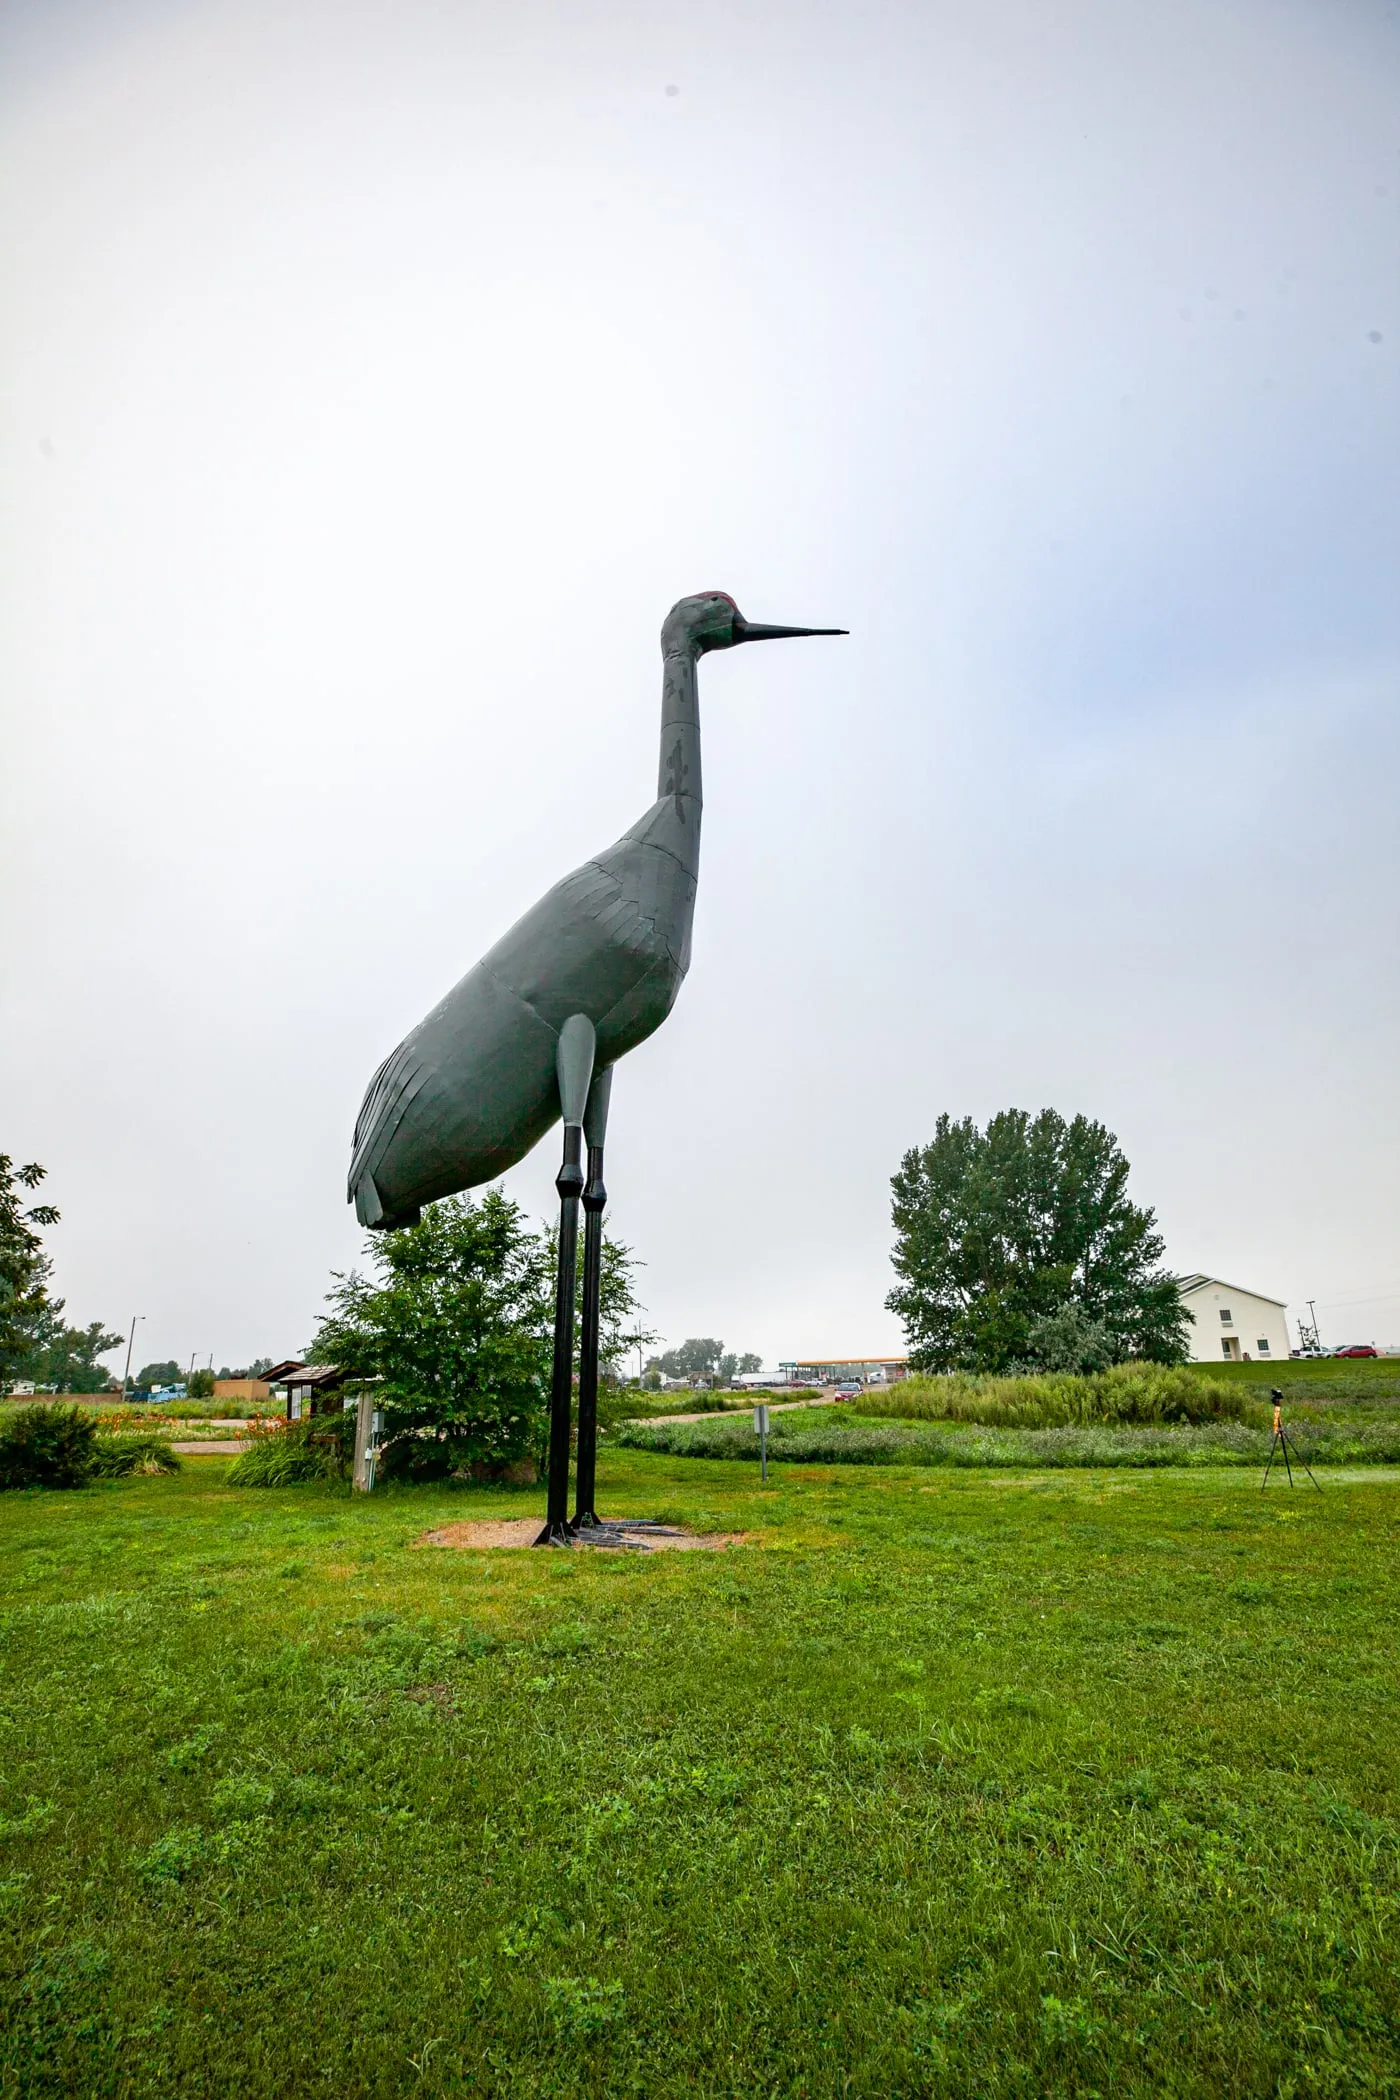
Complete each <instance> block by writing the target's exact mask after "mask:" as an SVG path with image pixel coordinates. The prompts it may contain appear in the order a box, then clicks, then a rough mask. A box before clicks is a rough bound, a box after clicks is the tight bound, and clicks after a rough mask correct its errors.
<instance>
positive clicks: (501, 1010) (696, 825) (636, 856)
mask: <svg viewBox="0 0 1400 2100" xmlns="http://www.w3.org/2000/svg"><path fill="white" fill-rule="evenodd" d="M845 631H846V630H845V629H844V628H841V627H764V626H757V625H755V624H754V623H753V622H751V621H748V620H745V619H744V618H743V617H742V616H741V614H740V612H739V608H738V607H737V605H736V604H735V603H734V600H733V599H732V598H730V597H727V596H726V595H725V593H724V592H723V591H705V592H702V593H701V594H700V595H699V596H698V597H694V598H682V599H681V601H680V603H679V604H678V605H674V606H672V608H671V610H670V612H669V613H668V614H667V616H666V621H665V625H664V626H663V627H662V630H661V653H662V657H663V659H664V672H663V677H662V687H661V765H660V771H659V774H658V777H657V784H656V800H655V802H654V803H653V804H652V806H651V808H650V809H649V810H647V812H646V813H645V815H644V816H642V817H641V818H640V819H639V820H638V821H637V823H635V824H634V825H633V826H632V828H631V830H630V831H627V832H624V833H623V835H622V837H621V838H620V839H619V840H618V842H617V844H616V845H615V846H610V847H609V848H608V849H607V851H606V852H605V853H600V854H599V855H598V856H597V858H596V859H595V860H588V861H585V862H584V864H583V866H582V867H581V868H576V869H575V870H574V872H573V874H572V875H566V876H565V877H564V879H563V881H562V882H557V883H556V884H555V885H554V887H553V889H552V890H549V891H547V892H546V894H545V895H544V896H543V897H541V899H540V901H539V903H538V904H536V905H535V906H534V907H533V909H531V910H530V911H527V912H526V914H525V916H524V917H523V918H522V919H518V920H517V921H516V923H515V925H514V926H512V927H511V929H510V931H509V933H507V934H504V935H503V936H502V938H501V939H500V940H499V941H497V943H496V945H495V947H494V948H492V949H491V950H490V952H489V953H488V954H487V955H485V956H483V957H482V959H481V961H480V962H479V963H478V964H477V965H476V968H475V969H474V970H469V971H468V973H467V975H466V976H465V977H464V978H463V979H462V980H461V982H460V983H459V984H456V985H454V986H453V988H452V990H451V991H450V992H449V993H448V994H447V997H446V998H445V999H443V1000H442V1001H440V1003H439V1004H438V1005H437V1006H435V1007H434V1008H433V1010H432V1012H431V1013H430V1014H429V1015H428V1016H427V1018H426V1020H423V1021H420V1022H419V1024H418V1026H417V1027H416V1028H415V1029H414V1030H413V1031H412V1033H411V1034H410V1035H407V1036H405V1038H404V1040H403V1042H401V1043H400V1044H399V1047H398V1049H397V1050H395V1051H394V1053H393V1055H392V1056H391V1057H389V1058H386V1060H385V1062H384V1063H383V1064H382V1065H381V1066H380V1068H379V1070H378V1071H377V1072H376V1073H375V1075H374V1078H373V1079H372V1080H371V1082H370V1086H369V1091H368V1092H367V1094H366V1095H365V1099H364V1104H363V1106H362V1107H361V1109H360V1113H359V1117H358V1119H357V1121H356V1124H355V1142H354V1149H353V1153H352V1157H351V1162H350V1178H349V1199H350V1200H351V1201H353V1203H354V1205H355V1209H356V1214H357V1216H358V1217H359V1219H360V1222H361V1224H363V1225H368V1226H370V1227H372V1228H375V1229H377V1230H381V1231H389V1230H392V1229H393V1228H394V1227H395V1226H399V1225H411V1224H413V1223H415V1222H416V1220H417V1218H418V1216H419V1213H420V1210H421V1208H422V1205H423V1204H425V1203H430V1202H432V1201H433V1200H434V1198H436V1197H438V1196H449V1195H455V1194H456V1193H457V1192H458V1191H459V1190H461V1189H469V1188H475V1187H476V1186H478V1184H479V1183H481V1182H484V1181H492V1180H494V1179H495V1177H496V1176H497V1175H498V1174H502V1173H504V1172H505V1170H506V1168H507V1167H511V1166H514V1164H515V1162H516V1161H517V1160H519V1159H523V1158H524V1156H525V1154H526V1153H527V1152H528V1151H530V1150H531V1148H532V1147H533V1146H534V1145H535V1144H537V1143H538V1141H539V1139H540V1138H541V1137H543V1135H544V1133H545V1132H546V1130H548V1129H549V1127H550V1125H551V1124H552V1123H553V1122H554V1120H555V1118H556V1117H558V1116H560V1115H562V1117H563V1120H564V1161H563V1165H562V1166H561V1167H560V1170H559V1174H558V1177H557V1179H556V1182H555V1187H556V1188H557V1189H558V1191H559V1273H558V1282H557V1287H556V1299H555V1320H554V1372H553V1382H552V1387H551V1396H550V1441H549V1496H548V1514H547V1516H546V1520H545V1527H544V1530H543V1531H542V1532H541V1533H540V1537H539V1540H538V1543H539V1544H540V1545H546V1544H552V1545H567V1544H568V1543H569V1541H570V1536H571V1531H578V1530H583V1529H587V1528H588V1527H590V1526H591V1525H594V1524H596V1523H597V1521H598V1518H597V1514H596V1511H595V1510H594V1507H593V1500H594V1454H595V1448H596V1438H597V1394H598V1298H599V1282H600V1275H601V1262H602V1232H603V1206H604V1204H605V1202H606V1201H607V1193H606V1190H605V1189H604V1187H603V1141H604V1137H605V1134H606V1129H607V1116H608V1096H609V1091H610V1087H611V1082H612V1069H613V1066H614V1065H615V1064H616V1062H617V1060H618V1059H619V1058H620V1057H624V1056H625V1055H626V1054H627V1052H628V1051H629V1050H635V1049H636V1047H637V1045H638V1043H641V1042H644V1041H645V1040H646V1038H647V1037H648V1036H649V1035H651V1034H652V1033H653V1032H654V1031H655V1030H656V1029H657V1028H659V1027H660V1026H661V1023H662V1022H663V1021H664V1020H665V1018H666V1016H667V1014H668V1013H669V1012H670V1011H671V1008H672V1006H673V1005H674V1003H675V998H676V994H677V992H678V991H679V990H680V987H681V980H682V978H683V977H684V976H685V973H686V971H687V969H688V968H689V966H690V925H691V919H692V916H693V914H694V909H695V885H696V878H697V875H698V872H699V866H700V808H701V796H700V714H699V701H698V694H697V680H696V665H697V663H698V661H699V659H700V657H702V656H703V655H705V653H706V652H707V651H708V650H711V649H730V648H733V647H734V646H735V645H736V644H737V643H739V642H764V641H776V640H779V639H781V638H783V637H785V636H795V635H818V634H844V633H845ZM585 1145H586V1147H587V1174H586V1176H585V1172H584V1161H583V1153H584V1147H585ZM580 1199H581V1200H582V1204H583V1210H584V1217H585V1229H584V1264H583V1332H582V1336H581V1341H580V1356H579V1436H578V1469H577V1482H576V1487H577V1497H576V1507H575V1515H574V1520H573V1524H572V1526H571V1525H570V1522H569V1515H568V1500H569V1426H570V1412H571V1402H572V1387H573V1340H574V1293H575V1269H576V1264H577V1250H578V1209H579V1202H580Z"/></svg>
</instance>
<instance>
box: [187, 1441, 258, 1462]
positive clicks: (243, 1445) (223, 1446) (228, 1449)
mask: <svg viewBox="0 0 1400 2100" xmlns="http://www.w3.org/2000/svg"><path fill="white" fill-rule="evenodd" d="M170 1448H171V1450H172V1451H183V1452H184V1454H185V1456H186V1457H187V1458H203V1457H205V1456H207V1455H208V1454H209V1453H210V1452H212V1453H214V1454H215V1456H219V1455H222V1456H223V1457H225V1458H237V1456H238V1454H239V1452H240V1451H250V1450H251V1449H252V1439H251V1438H250V1437H238V1436H221V1437H200V1438H198V1439H197V1440H196V1441H194V1442H192V1443H187V1444H174V1443H172V1444H171V1446H170Z"/></svg>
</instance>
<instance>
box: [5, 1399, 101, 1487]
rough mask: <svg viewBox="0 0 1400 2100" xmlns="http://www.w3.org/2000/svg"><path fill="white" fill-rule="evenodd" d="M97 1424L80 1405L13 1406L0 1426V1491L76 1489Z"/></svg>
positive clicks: (88, 1463)
mask: <svg viewBox="0 0 1400 2100" xmlns="http://www.w3.org/2000/svg"><path fill="white" fill-rule="evenodd" d="M96 1441H97V1422H96V1419H95V1417H94V1416H93V1415H91V1414H89V1413H88V1412H87V1411H86V1409H84V1408H81V1407H45V1406H43V1405H39V1406H36V1407H19V1408H16V1409H15V1411H14V1413H13V1414H12V1415H10V1417H9V1419H8V1420H7V1421H6V1422H4V1423H3V1424H0V1488H25V1487H57V1488H71V1487H81V1486H82V1485H83V1483H84V1482H85V1481H87V1480H90V1479H91V1478H92V1472H93V1445H94V1444H95V1443H96Z"/></svg>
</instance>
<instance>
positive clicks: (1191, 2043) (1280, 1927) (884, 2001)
mask: <svg viewBox="0 0 1400 2100" xmlns="http://www.w3.org/2000/svg"><path fill="white" fill-rule="evenodd" d="M225 1464H226V1462H225V1461H223V1460H221V1459H210V1460H196V1461H193V1462H192V1463H190V1464H188V1465H187V1466H186V1469H185V1471H184V1472H183V1474H181V1475H180V1476H179V1477H178V1478H175V1479H155V1480H138V1481H134V1482H130V1483H121V1484H114V1485H110V1486H102V1487H98V1488H94V1489H90V1490H87V1491H85V1492H82V1493H72V1494H59V1493H49V1494H38V1493H34V1494H10V1495H7V1496H4V1497H3V1498H0V1551H3V1555H4V1559H3V1585H4V1586H3V1600H4V1608H3V1618H2V1619H0V1634H2V1641H0V1657H2V1658H3V1678H2V1679H0V1682H2V1683H3V1694H2V1695H0V1696H3V1709H2V1712H3V1723H4V1746H5V1755H4V1759H3V1767H0V1769H2V1770H3V1793H2V1794H0V1838H3V1844H0V1901H3V1906H4V1923H3V1936H2V1937H0V1965H2V1966H3V1971H4V2006H3V2013H2V2014H0V2092H4V2093H5V2094H26V2095H27V2094H40V2093H44V2094H48V2093H54V2094H57V2093H63V2094H73V2093H78V2094H82V2095H85V2096H86V2095H89V2094H109V2093H110V2094H114V2095H118V2094H119V2095H126V2094H132V2095H137V2094H141V2095H144V2094H174V2093H183V2094H191V2095H194V2094H199V2095H222V2094H235V2093H237V2094H239V2095H244V2096H248V2095H252V2096H261V2095H272V2094H278V2095H281V2094H288V2093H296V2094H300V2093H325V2094H332V2095H362V2094H364V2095H369V2094H373V2095H380V2094H383V2095H390V2094H401V2093H413V2094H418V2093H463V2092H473V2093H489V2094H501V2095H507V2094H509V2095H516V2094H520V2095H526V2094H531V2095H534V2094H574V2093H579V2094H596V2095H604V2094H606V2095H613V2094H625V2093H635V2094H647V2095H657V2094H682V2093H683V2094H686V2095H698V2096H704V2100H708V2096H715V2100H718V2096H722V2095H733V2094H743V2095H749V2094H755V2095H758V2094H762V2095H772V2096H780V2095H781V2096H789V2095H791V2096H797V2095H811V2096H817V2095H828V2094H830V2095H872V2096H875V2095H902V2094H910V2095H913V2094H964V2093H966V2094H977V2095H1003V2094H1016V2095H1026V2096H1031V2095H1038V2094H1044V2093H1047V2092H1053V2093H1075V2094H1081V2093H1082V2094H1085V2095H1092V2094H1107V2093H1108V2092H1110V2091H1112V2092H1113V2093H1115V2094H1123V2093H1127V2094H1142V2095H1147V2094H1153V2095H1160V2094H1174V2095H1176V2094H1181V2095H1186V2094H1202V2095H1212V2096H1214V2095H1221V2094H1230V2095H1238V2094H1248V2095H1254V2094H1258V2095H1266V2094H1267V2095H1276V2096H1280V2100H1290V2096H1302V2095H1312V2094H1393V2093H1395V2092H1397V2090H1400V1980H1397V1975H1396V1966H1395V1961H1394V1941H1395V1930H1396V1909H1397V1898H1398V1897H1400V1822H1397V1814H1398V1813H1400V1801H1397V1787H1400V1779H1398V1778H1397V1775H1398V1774H1400V1700H1397V1675H1396V1664H1395V1651H1396V1633H1397V1619H1400V1592H1398V1591H1397V1580H1396V1578H1397V1557H1398V1556H1397V1544H1398V1543H1400V1480H1397V1479H1396V1478H1395V1476H1393V1475H1387V1474H1383V1473H1381V1472H1379V1471H1377V1470H1376V1469H1374V1468H1372V1469H1369V1470H1368V1471H1367V1473H1366V1474H1365V1475H1364V1476H1362V1477H1360V1478H1357V1477H1355V1476H1349V1475H1340V1476H1338V1475H1336V1474H1333V1475H1332V1476H1329V1478H1328V1479H1327V1480H1326V1481H1325V1483H1324V1492H1322V1493H1320V1494H1318V1493H1314V1492H1312V1491H1311V1490H1304V1491H1299V1492H1295V1493H1293V1494H1292V1495H1290V1494H1289V1493H1288V1492H1287V1490H1286V1489H1285V1490H1283V1491H1281V1492H1279V1493H1278V1494H1275V1493H1274V1491H1273V1489H1272V1488H1271V1489H1270V1491H1269V1493H1268V1495H1267V1496H1264V1495H1261V1494H1260V1492H1259V1490H1258V1487H1257V1485H1256V1484H1255V1482H1254V1481H1253V1480H1252V1479H1250V1478H1247V1477H1245V1476H1243V1475H1240V1474H1228V1473H1190V1472H1175V1473H1132V1474H1127V1473H1119V1474H1095V1473H1089V1472H1079V1473H1057V1474H1051V1475H1044V1474H1042V1475H1028V1476H1017V1475H1011V1474H1005V1473H985V1472H984V1473H977V1472H930V1471H929V1470H927V1469H923V1470H915V1469H895V1468H882V1469H880V1470H878V1471H877V1470H875V1469H871V1468H864V1469H858V1468H851V1469H847V1470H841V1469H817V1468H802V1467H796V1466H791V1467H785V1468H783V1469H781V1470H780V1471H779V1473H778V1474H777V1475H776V1476H775V1477H774V1478H773V1479H772V1480H771V1481H770V1484H769V1487H768V1489H767V1490H766V1491H763V1490H761V1489H760V1487H759V1483H758V1477H757V1474H758V1469H757V1466H756V1464H753V1463H750V1464H747V1465H739V1464H737V1463H734V1462H729V1463H725V1464H716V1463H704V1462H683V1461H676V1460H670V1459H666V1458H662V1457H656V1456H649V1455H645V1454H641V1453H637V1452H631V1451H617V1450H613V1451H610V1452H609V1453H608V1454H607V1455H606V1457H605V1459H604V1461H603V1466H602V1474H603V1480H602V1490H603V1492H602V1500H603V1502H604V1504H605V1506H606V1507H607V1508H608V1509H609V1510H611V1511H612V1512H615V1513H616V1512H622V1511H627V1512H631V1513H647V1514H652V1515H657V1514H664V1515H669V1516H671V1517H673V1518H680V1519H684V1520H686V1521H688V1522H690V1523H693V1524H696V1525H698V1526H700V1527H701V1528H714V1529H723V1530H727V1531H728V1530H742V1531H744V1532H746V1533H748V1534H749V1535H750V1538H751V1541H752V1543H751V1544H749V1545H746V1546H743V1547H739V1548H731V1549H730V1550H728V1551H726V1552H724V1553H717V1554H684V1555H679V1554H673V1555H664V1556H660V1555H659V1556H655V1557H651V1558H647V1559H640V1558H632V1557H628V1558H614V1557H611V1556H603V1555H586V1554H573V1555H565V1554H544V1553H514V1554H511V1553H497V1554H485V1553H454V1552H447V1551H443V1550H440V1549H434V1548H431V1547H425V1548H421V1549H419V1548H417V1547H416V1545H415V1542H416V1541H417V1540H419V1539H420V1538H421V1536H422V1534H423V1533H424V1531H425V1530H427V1529H428V1528H429V1527H431V1526H433V1525H436V1524H439V1523H441V1522H443V1521H444V1520H452V1519H459V1518H462V1517H467V1516H479V1515H487V1514H495V1513H503V1514H508V1515H521V1514H524V1513H528V1512H530V1511H531V1510H534V1509H535V1508H536V1507H537V1506H538V1505H539V1503H540V1496H539V1493H538V1491H529V1492H525V1493H521V1492H516V1493H513V1494H512V1493H508V1492H507V1493H503V1492H492V1491H487V1490H456V1491H443V1490H428V1489H409V1490H404V1491H401V1492H398V1493H391V1494H386V1495H382V1496H380V1497H376V1498H375V1499H374V1500H372V1501H370V1502H365V1501H356V1502H353V1503H352V1502H351V1501H350V1500H349V1499H348V1497H346V1496H344V1495H343V1494H341V1493H338V1492H337V1491H336V1490H334V1489H331V1488H321V1487H309V1488H299V1489H288V1490H283V1491H280V1492H278V1491H262V1492H258V1491H252V1490H245V1491H235V1490H232V1489H229V1488H226V1487H224V1486H223V1485H222V1478H223V1474H224V1471H225Z"/></svg>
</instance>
